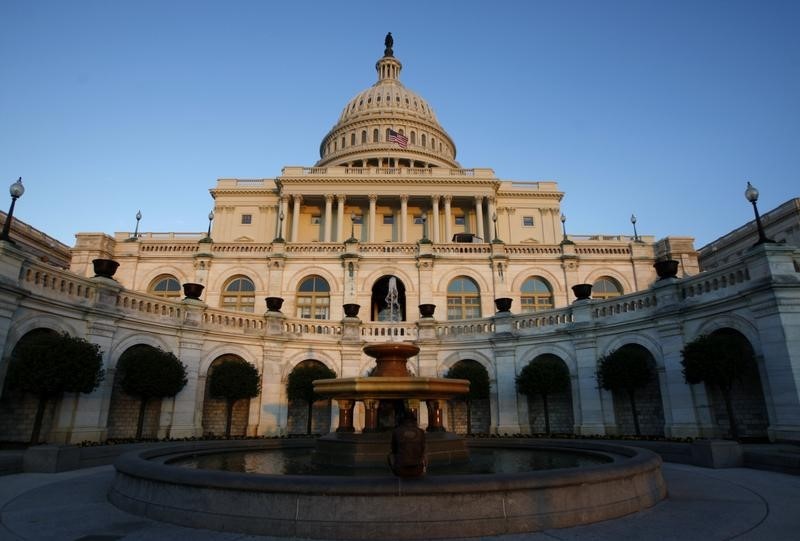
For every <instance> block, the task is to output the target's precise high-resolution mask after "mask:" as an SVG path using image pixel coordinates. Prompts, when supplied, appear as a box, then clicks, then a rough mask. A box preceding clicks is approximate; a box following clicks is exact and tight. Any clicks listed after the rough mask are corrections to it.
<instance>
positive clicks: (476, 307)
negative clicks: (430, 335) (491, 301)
mask: <svg viewBox="0 0 800 541" xmlns="http://www.w3.org/2000/svg"><path fill="white" fill-rule="evenodd" d="M479 317H481V294H480V290H479V289H478V284H476V283H475V281H474V280H472V279H471V278H467V277H466V276H459V277H458V278H454V279H453V280H452V281H451V282H450V284H449V285H448V286H447V319H474V318H479Z"/></svg>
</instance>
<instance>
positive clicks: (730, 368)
mask: <svg viewBox="0 0 800 541" xmlns="http://www.w3.org/2000/svg"><path fill="white" fill-rule="evenodd" d="M681 355H682V356H683V359H682V360H681V364H683V378H684V380H685V381H686V383H690V384H697V383H705V384H706V385H708V386H711V387H716V388H717V389H719V391H720V393H721V394H722V399H723V400H724V401H725V409H726V410H727V412H728V422H729V424H730V431H731V437H733V438H734V439H738V438H739V429H738V427H737V424H736V418H735V417H734V414H733V403H732V401H731V390H732V389H733V385H734V383H736V382H737V381H740V380H742V379H743V378H745V377H748V376H754V375H755V374H757V370H758V368H757V366H756V362H755V357H754V356H753V350H752V348H751V347H750V345H749V344H748V343H747V342H746V341H745V340H744V339H741V338H739V337H737V336H735V335H730V334H723V333H714V334H710V335H703V336H699V337H698V338H696V339H695V340H693V341H692V342H689V343H688V344H686V347H685V348H683V351H681Z"/></svg>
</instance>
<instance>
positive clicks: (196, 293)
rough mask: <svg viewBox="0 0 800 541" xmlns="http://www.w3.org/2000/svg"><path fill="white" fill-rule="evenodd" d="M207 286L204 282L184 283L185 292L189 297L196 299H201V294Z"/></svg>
mask: <svg viewBox="0 0 800 541" xmlns="http://www.w3.org/2000/svg"><path fill="white" fill-rule="evenodd" d="M205 287H206V286H204V285H203V284H195V283H194V282H187V283H185V284H183V294H184V295H186V298H187V299H193V300H196V301H199V300H200V295H202V294H203V289H205Z"/></svg>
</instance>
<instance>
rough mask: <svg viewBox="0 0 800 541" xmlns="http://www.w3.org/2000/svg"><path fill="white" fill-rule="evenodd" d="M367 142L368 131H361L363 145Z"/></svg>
mask: <svg viewBox="0 0 800 541" xmlns="http://www.w3.org/2000/svg"><path fill="white" fill-rule="evenodd" d="M366 142H367V130H361V144H362V145H363V144H364V143H366Z"/></svg>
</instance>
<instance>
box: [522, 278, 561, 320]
mask: <svg viewBox="0 0 800 541" xmlns="http://www.w3.org/2000/svg"><path fill="white" fill-rule="evenodd" d="M553 303H554V301H553V290H552V288H551V287H550V284H548V283H547V280H545V279H544V278H541V277H539V276H531V277H530V278H528V279H527V280H525V281H524V282H523V283H522V288H521V296H520V304H521V305H522V306H521V308H520V311H521V312H523V313H527V312H536V311H539V310H549V309H550V308H552V307H553Z"/></svg>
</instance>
